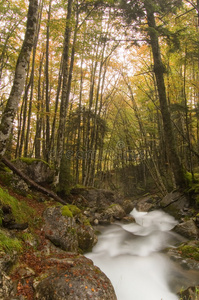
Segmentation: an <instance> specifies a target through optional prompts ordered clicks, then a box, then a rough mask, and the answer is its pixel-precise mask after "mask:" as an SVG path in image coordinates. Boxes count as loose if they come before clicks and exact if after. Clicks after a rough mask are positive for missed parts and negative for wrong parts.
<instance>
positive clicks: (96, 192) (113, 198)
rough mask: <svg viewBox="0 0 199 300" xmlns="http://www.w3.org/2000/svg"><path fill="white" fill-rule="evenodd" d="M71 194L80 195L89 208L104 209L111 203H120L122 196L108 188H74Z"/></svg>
mask: <svg viewBox="0 0 199 300" xmlns="http://www.w3.org/2000/svg"><path fill="white" fill-rule="evenodd" d="M71 193H72V194H78V195H82V196H83V197H84V198H85V199H86V200H87V204H88V206H89V207H90V208H96V209H99V208H100V209H101V210H103V209H105V208H108V207H109V206H110V205H111V204H113V203H118V204H122V202H123V198H122V197H121V195H119V194H116V193H114V192H112V191H109V190H104V189H94V188H75V189H72V190H71Z"/></svg>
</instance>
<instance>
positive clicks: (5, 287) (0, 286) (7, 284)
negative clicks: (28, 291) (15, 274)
mask: <svg viewBox="0 0 199 300" xmlns="http://www.w3.org/2000/svg"><path fill="white" fill-rule="evenodd" d="M12 296H14V285H13V282H12V280H11V279H10V277H9V276H8V275H7V274H6V273H5V272H0V299H3V300H10V299H11V297H12Z"/></svg>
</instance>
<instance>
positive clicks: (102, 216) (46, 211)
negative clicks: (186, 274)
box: [0, 179, 198, 300]
mask: <svg viewBox="0 0 199 300" xmlns="http://www.w3.org/2000/svg"><path fill="white" fill-rule="evenodd" d="M16 183H17V192H16V189H15V191H14V190H13V188H11V187H10V188H9V187H8V185H5V183H3V182H1V220H2V225H1V228H0V230H1V241H0V243H1V244H0V247H1V253H0V272H1V275H2V276H1V285H0V286H1V288H0V298H1V299H5V300H7V299H9V300H11V299H19V300H25V299H29V300H31V299H41V298H42V297H44V298H43V299H48V295H52V294H53V295H55V296H53V297H54V298H53V299H65V298H66V294H67V299H71V300H74V299H83V298H85V299H87V298H86V297H90V296H91V297H92V299H100V300H101V299H102V297H103V299H107V300H108V299H116V295H115V292H114V289H113V287H112V284H111V282H110V280H109V278H108V277H107V274H106V275H105V274H104V273H103V272H102V271H101V270H100V269H99V268H97V267H95V266H94V265H93V263H92V261H91V260H89V259H88V258H86V257H85V256H84V255H83V254H84V253H85V252H88V251H89V250H91V248H92V247H93V246H94V245H95V244H96V242H97V235H96V233H97V232H96V231H95V230H93V228H95V226H98V225H102V226H104V225H105V226H107V225H108V224H112V223H115V222H118V221H119V222H120V221H122V222H123V223H125V224H135V223H134V222H135V216H133V215H129V213H130V212H131V211H132V209H133V208H134V207H137V208H138V209H139V210H140V211H142V210H143V209H144V210H151V209H155V208H157V206H159V205H160V201H159V200H160V199H159V197H157V196H154V195H153V196H151V195H147V196H144V197H143V198H142V199H140V198H139V199H133V200H132V199H123V198H122V196H121V195H117V194H115V193H113V192H111V191H106V190H98V189H92V188H76V189H73V190H72V192H71V194H70V195H69V196H68V197H67V199H66V202H67V205H61V204H60V203H57V202H56V201H54V199H52V198H50V197H49V196H47V195H43V194H41V193H39V192H36V191H34V190H31V189H30V188H29V187H27V186H25V184H24V183H23V182H19V181H17V179H16ZM19 183H20V184H19ZM19 191H20V194H19ZM143 199H145V200H143ZM151 205H152V206H151ZM139 206H140V207H139ZM146 206H148V208H147V209H146ZM186 211H189V209H188V210H186ZM48 216H50V217H48ZM183 218H185V216H184V215H183ZM191 218H193V216H191ZM51 219H52V220H51ZM189 219H190V218H189ZM49 220H51V221H52V223H48V222H49ZM53 220H54V221H53ZM5 221H6V222H7V223H6V222H5ZM193 222H195V221H194V220H193ZM5 224H7V225H6V226H7V228H6V227H5ZM22 225H23V226H22ZM9 227H10V228H9ZM55 227H56V228H55ZM97 245H98V244H97ZM197 247H198V246H197V245H196V249H197ZM176 251H177V252H178V255H181V254H183V251H182V250H181V252H180V251H179V249H176ZM171 256H172V255H171ZM181 258H182V260H184V257H183V255H181ZM171 259H173V258H172V257H171ZM190 259H191V260H192V261H194V260H195V259H193V257H192V258H190ZM195 261H196V260H195ZM85 266H87V267H86V268H85ZM151 268H153V267H152V265H151ZM143 270H144V265H143ZM85 275H86V276H85ZM56 278H57V280H55V279H56ZM76 280H77V281H76ZM49 282H50V283H51V284H50V285H49ZM52 282H55V284H54V285H53V284H52ZM80 283H81V284H80ZM60 284H61V286H60ZM145 284H146V283H145ZM77 285H78V288H77ZM79 286H80V287H81V288H79ZM47 287H48V288H47ZM49 287H50V288H49ZM180 289H181V288H180ZM179 292H180V290H179ZM181 292H182V291H181ZM64 293H65V294H64ZM61 295H62V296H61ZM181 295H182V293H181ZM57 297H58V298H57ZM75 297H76V298H75ZM185 299H186V298H185ZM123 300H124V299H123ZM125 300H126V299H125ZM153 300H154V299H153ZM166 300H168V299H166ZM194 300H195V299H194Z"/></svg>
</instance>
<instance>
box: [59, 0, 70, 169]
mask: <svg viewBox="0 0 199 300" xmlns="http://www.w3.org/2000/svg"><path fill="white" fill-rule="evenodd" d="M72 3H73V0H69V1H68V11H67V18H66V29H65V37H64V49H63V80H62V82H63V84H62V95H61V104H60V115H59V127H58V136H57V154H56V167H57V169H58V172H59V167H60V163H61V158H62V155H63V150H64V137H65V123H66V115H67V110H68V100H69V97H68V77H69V48H70V37H71V24H70V22H71V15H72Z"/></svg>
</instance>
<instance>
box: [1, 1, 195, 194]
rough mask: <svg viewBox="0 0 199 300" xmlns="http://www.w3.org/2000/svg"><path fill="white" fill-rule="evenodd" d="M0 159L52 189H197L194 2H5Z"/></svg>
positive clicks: (65, 190)
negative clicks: (47, 169) (36, 168)
mask: <svg viewBox="0 0 199 300" xmlns="http://www.w3.org/2000/svg"><path fill="white" fill-rule="evenodd" d="M0 28H1V35H0V38H1V43H0V115H1V124H0V156H1V157H6V158H7V159H9V160H11V161H12V160H15V159H18V158H26V159H27V158H29V159H37V160H39V159H41V160H44V161H45V162H47V163H48V164H49V165H50V166H51V167H52V168H53V169H54V170H55V172H56V176H55V179H54V181H55V182H54V184H55V186H56V191H57V192H60V193H68V191H69V189H70V188H71V187H72V186H78V185H83V186H94V187H97V188H99V187H104V188H109V189H112V190H116V191H117V190H122V191H123V193H124V194H125V195H133V194H134V193H135V190H137V191H138V190H140V191H145V190H149V189H152V188H154V189H156V190H158V191H159V192H160V193H161V194H162V195H166V193H168V192H169V191H171V190H173V189H175V188H176V187H179V188H186V187H187V186H188V184H189V182H190V181H192V182H194V180H197V179H198V178H197V172H199V169H198V159H199V1H198V0H190V1H189V0H164V1H163V0H155V1H154V0H153V1H152V0H142V1H140V0H129V1H125V0H116V1H114V0H104V1H103V0H68V1H64V0H29V1H27V0H18V1H16V0H11V1H7V0H2V1H1V3H0Z"/></svg>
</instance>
